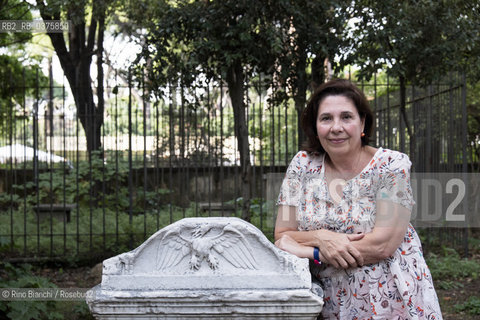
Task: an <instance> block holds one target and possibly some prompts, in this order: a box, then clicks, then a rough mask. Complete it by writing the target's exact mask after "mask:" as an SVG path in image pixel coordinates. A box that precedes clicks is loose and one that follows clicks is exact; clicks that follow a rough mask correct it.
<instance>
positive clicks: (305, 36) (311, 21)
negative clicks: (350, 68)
mask: <svg viewBox="0 0 480 320" xmlns="http://www.w3.org/2000/svg"><path fill="white" fill-rule="evenodd" d="M344 4H345V3H341V4H339V3H337V1H306V0H289V1H281V2H279V7H277V11H276V13H275V17H272V18H273V19H274V21H275V20H276V21H275V22H276V23H280V25H281V26H282V30H283V32H284V35H283V45H282V48H283V50H282V52H281V53H280V54H279V56H278V57H276V63H277V68H276V70H275V71H276V72H277V77H276V78H277V79H278V80H279V82H280V83H279V88H278V89H279V90H280V92H282V89H284V88H282V86H285V87H286V89H287V91H289V92H288V94H284V95H279V98H280V100H282V99H286V98H290V97H291V98H293V100H294V102H295V109H296V111H297V115H298V117H297V119H298V123H297V132H298V144H299V145H300V144H302V143H303V142H304V137H303V131H302V129H301V127H300V115H301V113H302V112H303V109H304V108H305V105H306V101H307V92H308V90H312V91H313V90H315V88H316V87H317V86H318V85H320V84H322V83H323V82H324V81H325V80H326V77H327V75H326V66H325V63H326V62H327V61H331V62H334V57H335V55H336V54H337V53H338V51H340V50H341V48H342V47H344V46H345V45H346V43H345V41H344V39H342V37H341V34H342V30H343V29H344V26H345V25H346V20H347V16H346V15H345V8H344V7H342V6H343V5H344ZM274 21H272V22H274Z"/></svg>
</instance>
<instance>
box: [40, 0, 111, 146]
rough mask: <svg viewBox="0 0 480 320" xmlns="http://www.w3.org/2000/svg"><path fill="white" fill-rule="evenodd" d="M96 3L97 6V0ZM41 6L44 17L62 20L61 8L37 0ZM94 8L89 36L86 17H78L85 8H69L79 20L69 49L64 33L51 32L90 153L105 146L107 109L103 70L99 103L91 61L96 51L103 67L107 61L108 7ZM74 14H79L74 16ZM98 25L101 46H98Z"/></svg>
mask: <svg viewBox="0 0 480 320" xmlns="http://www.w3.org/2000/svg"><path fill="white" fill-rule="evenodd" d="M93 5H94V6H95V2H94V4H93ZM37 7H38V9H39V11H40V14H41V16H42V19H43V20H45V21H46V20H60V12H59V11H57V12H52V11H51V8H48V6H47V5H46V4H45V3H44V2H43V1H42V0H37ZM49 9H50V10H49ZM92 11H93V12H95V13H96V14H95V15H94V14H92V18H91V21H90V26H89V27H88V28H89V30H88V36H87V32H86V31H85V29H86V25H85V21H79V20H78V17H81V16H84V13H85V8H83V7H71V10H68V12H67V18H68V19H69V20H71V21H76V23H75V24H72V25H71V30H70V31H69V33H68V36H69V41H68V46H69V48H68V49H67V44H66V43H65V39H64V36H63V34H62V33H48V36H49V37H50V40H51V41H52V45H53V47H54V49H55V52H56V53H57V56H58V58H59V60H60V64H61V66H62V69H63V72H64V73H65V76H66V77H67V80H68V83H69V84H70V88H71V90H72V94H73V98H74V100H75V105H76V107H77V115H78V117H79V119H80V122H81V124H82V127H83V129H84V131H85V136H86V140H87V141H86V142H87V150H88V152H89V154H90V155H91V152H92V151H94V150H99V149H100V148H101V127H102V125H103V111H104V100H103V71H101V72H99V75H98V76H99V78H98V88H97V92H98V106H96V105H95V102H94V99H93V90H92V86H91V77H90V65H91V63H92V56H93V55H94V54H97V57H98V68H99V69H98V70H99V71H100V68H101V65H102V63H103V59H102V55H103V33H104V16H105V9H104V8H102V9H99V10H97V8H93V9H92ZM72 17H76V18H75V19H72ZM97 19H98V20H97ZM97 27H98V38H97V48H96V50H94V46H95V35H96V33H97Z"/></svg>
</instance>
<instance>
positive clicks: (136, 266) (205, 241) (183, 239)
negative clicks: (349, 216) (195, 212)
mask: <svg viewBox="0 0 480 320" xmlns="http://www.w3.org/2000/svg"><path fill="white" fill-rule="evenodd" d="M311 288H312V284H311V275H310V272H309V268H308V260H307V259H300V258H298V257H296V256H294V255H291V254H289V253H287V252H284V251H282V250H280V249H278V248H277V247H275V246H274V245H273V244H272V243H271V242H270V241H269V240H268V239H267V238H266V237H265V236H264V235H263V233H262V232H261V231H260V230H258V229H257V228H256V227H255V226H253V225H251V224H249V223H247V222H245V221H243V220H241V219H238V218H187V219H183V220H180V221H178V222H176V223H174V224H171V225H169V226H167V227H165V228H163V229H162V230H159V231H158V232H157V233H155V234H154V235H152V236H151V237H150V238H149V239H148V240H146V241H145V242H144V243H143V244H142V245H140V246H139V247H138V248H136V249H135V250H133V251H130V252H126V253H123V254H120V255H118V256H115V257H112V258H110V259H107V260H105V261H104V262H103V274H102V283H101V284H100V285H98V286H96V287H94V288H92V289H91V291H90V292H89V293H90V294H89V295H87V297H88V298H87V303H88V305H89V307H90V310H91V311H92V313H93V315H94V316H95V317H96V318H98V319H117V318H128V319H135V318H137V319H138V318H141V319H146V318H155V319H184V318H195V319H198V318H218V319H233V318H240V319H247V318H255V319H279V318H284V319H285V318H295V319H315V318H316V316H317V315H318V313H319V312H320V311H321V308H322V305H323V301H322V299H321V298H320V297H318V296H316V295H314V294H313V293H312V292H311Z"/></svg>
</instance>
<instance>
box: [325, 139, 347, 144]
mask: <svg viewBox="0 0 480 320" xmlns="http://www.w3.org/2000/svg"><path fill="white" fill-rule="evenodd" d="M329 140H330V142H331V143H334V144H339V143H342V142H344V141H345V140H347V139H329Z"/></svg>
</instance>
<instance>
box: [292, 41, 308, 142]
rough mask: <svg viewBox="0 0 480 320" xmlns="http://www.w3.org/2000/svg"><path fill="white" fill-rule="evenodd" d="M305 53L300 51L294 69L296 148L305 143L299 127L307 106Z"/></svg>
mask: <svg viewBox="0 0 480 320" xmlns="http://www.w3.org/2000/svg"><path fill="white" fill-rule="evenodd" d="M305 52H306V51H305V50H303V51H301V53H300V55H299V57H298V62H297V66H296V69H297V72H296V76H297V78H296V88H295V96H294V97H293V100H294V102H295V110H296V111H297V133H298V141H297V143H298V148H300V147H301V146H302V144H303V143H304V142H305V134H304V132H303V129H302V126H301V118H302V113H303V110H304V109H305V106H306V104H307V87H308V83H307V73H306V71H305V69H306V67H307V55H306V53H305Z"/></svg>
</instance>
